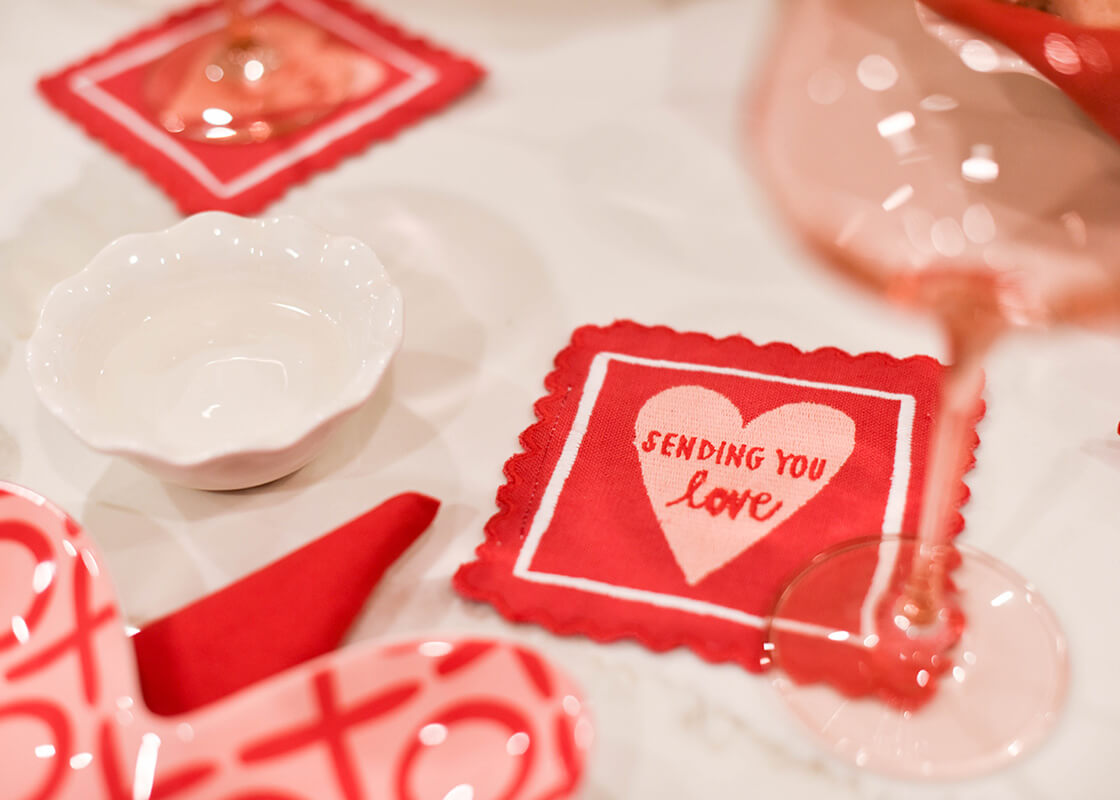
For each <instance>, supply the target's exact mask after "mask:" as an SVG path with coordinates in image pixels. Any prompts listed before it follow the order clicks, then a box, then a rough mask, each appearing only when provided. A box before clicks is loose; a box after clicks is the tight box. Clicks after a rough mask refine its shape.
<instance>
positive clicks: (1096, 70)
mask: <svg viewBox="0 0 1120 800" xmlns="http://www.w3.org/2000/svg"><path fill="white" fill-rule="evenodd" d="M921 1H922V3H923V4H924V5H926V6H928V7H929V8H931V9H933V10H934V11H936V12H937V13H938V14H940V15H941V16H943V17H945V18H946V19H950V20H952V21H954V22H957V23H959V24H961V25H967V26H968V27H970V28H974V29H975V30H977V31H979V32H981V33H983V34H985V35H987V36H990V37H991V38H993V39H996V40H997V41H999V42H1002V43H1003V44H1005V45H1006V46H1007V47H1010V48H1011V49H1012V50H1014V51H1015V52H1016V53H1018V54H1019V55H1020V56H1022V57H1023V58H1024V59H1025V60H1026V61H1027V62H1028V63H1030V65H1031V66H1032V67H1034V68H1035V69H1036V70H1038V71H1039V72H1040V73H1042V74H1043V75H1045V76H1046V77H1047V78H1048V79H1049V80H1050V81H1051V82H1052V83H1053V84H1054V85H1055V86H1057V87H1058V88H1059V89H1061V90H1062V91H1063V92H1064V93H1065V94H1066V95H1067V96H1068V97H1069V98H1070V99H1071V100H1073V102H1075V103H1077V105H1079V106H1081V108H1082V109H1083V110H1084V111H1085V113H1087V114H1088V115H1089V116H1090V117H1092V118H1093V120H1094V121H1095V122H1096V123H1097V124H1098V125H1100V126H1101V127H1102V128H1104V130H1106V131H1107V132H1108V133H1109V134H1110V135H1111V136H1113V137H1114V138H1120V78H1118V73H1117V71H1116V70H1117V68H1118V67H1120V30H1110V29H1103V28H1088V27H1085V26H1084V25H1077V24H1075V23H1072V22H1069V21H1067V20H1064V19H1062V18H1061V17H1058V16H1055V15H1054V14H1048V13H1046V12H1044V11H1037V10H1035V9H1032V8H1026V7H1023V6H1017V5H1012V4H1010V3H1007V2H1003V1H1002V0H921Z"/></svg>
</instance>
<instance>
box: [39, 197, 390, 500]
mask: <svg viewBox="0 0 1120 800" xmlns="http://www.w3.org/2000/svg"><path fill="white" fill-rule="evenodd" d="M402 332H403V310H402V301H401V295H400V292H399V291H398V290H397V288H396V287H395V286H393V284H392V283H391V282H390V281H389V278H388V276H387V275H386V273H385V268H384V267H383V266H382V265H381V262H380V261H378V259H377V256H376V255H375V254H374V252H373V251H372V250H371V249H370V248H369V247H367V246H366V245H364V244H363V243H361V242H359V241H358V240H357V239H353V238H351V237H345V236H331V235H328V234H326V233H324V232H322V231H320V230H318V229H317V228H314V227H312V226H311V225H309V224H307V223H306V222H303V221H301V220H298V219H295V218H293V217H281V218H275V219H261V220H256V219H246V218H244V217H237V216H233V215H232V214H225V213H221V212H215V211H210V212H205V213H202V214H196V215H195V216H193V217H190V218H188V219H186V220H183V221H182V222H180V223H179V224H177V225H175V226H173V227H171V228H168V229H167V230H165V231H161V232H158V233H149V234H134V235H130V236H125V237H123V238H121V239H118V240H117V241H115V242H113V243H112V244H110V245H109V246H108V247H106V248H105V249H104V250H102V251H101V252H100V253H98V254H97V256H95V257H94V259H93V260H92V261H91V262H90V263H89V265H88V266H86V268H85V269H84V270H82V271H81V272H80V273H78V274H77V275H75V276H73V277H71V278H69V279H67V280H65V281H63V282H62V283H60V284H58V285H57V286H55V287H54V289H53V290H52V291H51V293H50V295H49V296H48V298H47V300H46V303H45V304H44V306H43V310H42V314H41V316H40V319H39V325H38V328H37V329H36V330H35V333H34V334H33V335H32V337H31V339H30V341H29V343H28V348H27V363H28V369H29V370H30V372H31V377H32V381H33V383H34V385H35V388H36V390H37V391H38V393H39V397H40V399H41V400H42V401H43V403H44V404H45V405H46V406H47V408H49V409H50V410H51V411H52V412H54V414H55V415H57V416H58V417H59V418H60V419H61V420H62V421H63V422H64V423H66V425H67V426H68V427H70V428H71V429H72V430H73V431H74V433H76V434H77V435H78V437H79V438H81V439H82V440H83V441H85V442H86V443H87V444H88V445H89V446H90V447H92V448H94V449H96V450H100V451H102V452H106V453H111V454H114V455H120V456H124V457H126V458H129V459H131V460H132V461H134V462H136V463H137V464H139V465H140V466H142V467H144V468H145V469H147V470H149V471H151V472H152V473H154V474H155V475H157V476H159V477H160V478H162V479H164V480H166V481H169V482H172V483H178V484H182V485H186V486H192V487H195V488H199V489H242V488H246V487H249V486H257V485H259V484H263V483H268V482H269V481H273V480H276V479H277V478H281V477H283V476H285V475H287V474H289V473H291V472H294V471H295V470H297V469H299V468H300V467H302V466H303V465H305V464H306V463H307V462H308V461H310V460H311V459H312V458H313V457H314V456H315V454H316V453H317V452H318V451H319V449H320V447H321V446H322V445H323V443H324V442H325V440H326V439H327V437H328V436H329V435H330V433H331V431H332V430H334V428H336V427H337V425H338V424H339V423H340V422H341V421H342V420H343V419H344V418H345V417H346V416H347V415H349V414H350V413H352V412H354V411H355V410H357V408H358V407H359V406H361V405H362V404H363V403H364V402H365V401H366V400H367V399H368V398H369V397H370V396H371V395H372V394H373V392H374V390H375V389H376V388H377V384H378V382H379V381H380V379H381V376H382V374H383V373H384V371H385V368H386V367H387V366H388V364H389V361H390V360H391V359H392V357H393V355H394V354H395V353H396V351H397V349H398V348H399V347H400V342H401V337H402Z"/></svg>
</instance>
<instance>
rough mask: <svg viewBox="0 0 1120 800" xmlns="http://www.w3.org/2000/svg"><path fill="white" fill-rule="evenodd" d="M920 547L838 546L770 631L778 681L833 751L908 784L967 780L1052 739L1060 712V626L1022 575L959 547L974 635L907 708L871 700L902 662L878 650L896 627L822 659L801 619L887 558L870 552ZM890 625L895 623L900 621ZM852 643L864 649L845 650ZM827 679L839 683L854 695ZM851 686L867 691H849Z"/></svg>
mask: <svg viewBox="0 0 1120 800" xmlns="http://www.w3.org/2000/svg"><path fill="white" fill-rule="evenodd" d="M912 546H913V545H912V543H911V542H909V541H907V540H898V539H893V540H888V541H882V542H881V541H880V540H878V539H876V540H869V541H865V542H862V543H860V544H857V545H854V546H851V545H849V546H844V547H841V548H837V549H836V550H834V551H832V552H830V553H826V554H824V555H822V556H821V557H819V558H818V559H817V560H815V561H814V562H813V564H811V565H810V566H809V567H808V568H807V569H806V570H805V571H804V572H802V573H801V574H800V575H799V576H798V577H797V578H796V579H795V580H794V581H793V582H792V583H791V584H790V586H789V587H788V588H787V589H786V591H785V592H784V593H783V595H782V598H781V600H780V601H779V603H778V605H777V607H776V609H775V613H774V615H773V617H772V619H771V624H770V627H769V629H768V631H767V642H768V643H767V645H766V647H767V649H768V651H769V656H770V658H771V660H772V662H773V663H774V664H775V666H777V667H779V668H781V675H780V677H778V678H777V679H776V680H775V685H776V687H777V688H778V690H779V692H780V693H781V694H782V696H783V698H784V699H785V701H786V702H787V703H788V704H789V706H790V708H791V709H792V710H793V711H794V713H795V714H796V716H797V717H799V718H800V719H801V721H802V722H803V723H805V724H806V725H807V726H808V727H809V728H810V729H811V730H812V731H813V732H814V733H815V734H816V736H817V738H818V740H819V741H820V743H821V744H822V745H823V746H824V747H825V748H826V749H827V750H829V751H830V752H832V753H833V754H834V755H836V756H838V757H840V758H842V759H844V760H847V761H850V762H852V763H854V764H855V765H857V766H859V767H862V768H865V769H868V770H872V771H875V772H880V773H884V774H888V775H892V776H894V777H902V778H934V779H957V778H965V777H969V776H975V775H978V774H982V773H986V772H990V771H992V770H995V769H997V768H999V767H1001V766H1003V765H1006V764H1008V763H1009V762H1011V761H1013V760H1015V759H1016V758H1019V757H1021V756H1022V755H1023V754H1025V753H1027V752H1029V751H1030V750H1031V749H1032V748H1034V747H1036V746H1037V745H1038V744H1039V743H1040V742H1041V741H1042V740H1043V739H1044V738H1045V737H1046V735H1047V734H1048V733H1049V731H1050V730H1051V728H1052V727H1053V726H1054V724H1055V722H1056V721H1057V719H1058V717H1059V712H1060V710H1061V708H1062V705H1063V703H1064V700H1065V693H1066V685H1067V682H1068V674H1069V669H1068V660H1067V654H1066V644H1065V638H1064V636H1063V634H1062V631H1061V628H1060V627H1059V625H1058V622H1057V619H1056V618H1055V616H1054V614H1053V613H1052V612H1051V610H1050V608H1049V607H1048V606H1047V605H1046V603H1045V602H1044V601H1043V600H1042V598H1041V597H1040V596H1039V594H1038V592H1037V591H1036V590H1035V589H1034V588H1033V587H1032V586H1031V585H1030V584H1029V583H1028V582H1027V581H1026V580H1025V579H1024V578H1023V577H1022V576H1020V575H1018V574H1017V573H1016V572H1014V571H1013V570H1012V569H1011V568H1009V567H1007V566H1006V565H1004V564H1002V563H1000V562H999V561H996V560H995V559H993V558H992V557H991V556H988V555H986V554H984V553H982V552H980V551H978V550H975V549H972V548H970V547H964V546H958V547H957V551H958V552H959V554H960V556H961V562H960V565H959V566H957V567H956V568H955V569H954V570H953V572H952V575H951V580H952V583H953V584H954V585H955V587H956V593H955V595H954V600H955V601H956V603H957V604H958V605H959V606H960V609H961V611H963V613H964V618H965V624H964V628H963V631H962V632H961V634H960V638H959V639H958V640H956V643H955V645H953V646H952V647H951V648H950V649H949V650H948V651H947V652H946V653H945V654H944V657H943V660H942V661H941V662H940V665H939V670H938V671H937V674H936V675H930V674H929V672H928V671H927V672H925V674H924V677H922V676H921V673H919V672H914V673H910V674H915V675H919V679H918V680H919V683H920V684H921V688H922V689H927V688H928V690H929V692H928V693H924V692H915V693H914V694H913V695H912V696H911V697H910V699H909V700H908V701H900V700H899V699H898V698H897V697H894V698H893V699H894V701H893V702H885V701H884V700H883V699H882V697H876V696H874V695H872V696H867V694H866V693H867V691H868V690H871V689H874V687H875V685H876V684H875V680H876V678H875V676H874V675H873V673H874V672H875V667H874V664H876V663H878V664H880V665H889V664H891V663H892V662H893V663H895V664H896V665H897V661H895V659H896V658H897V655H896V654H897V652H898V648H897V646H895V647H894V649H893V651H892V652H891V653H883V652H879V653H876V652H875V648H883V647H886V646H887V645H886V644H885V642H887V641H892V639H891V634H890V632H887V631H884V630H880V633H882V634H884V635H883V636H881V637H880V636H878V635H874V634H875V632H874V630H867V629H866V627H864V628H862V629H861V630H859V631H855V632H851V633H848V632H843V631H837V632H836V633H835V635H833V636H829V637H828V638H829V639H830V640H832V641H830V642H827V643H826V644H828V645H830V646H832V647H833V651H832V652H833V654H834V655H835V656H836V659H835V661H832V662H831V663H829V661H828V659H826V660H825V662H824V663H823V664H822V662H821V658H820V655H821V653H822V651H821V650H820V644H821V643H820V641H819V638H818V641H817V642H816V643H812V642H809V641H808V640H809V639H810V638H811V636H810V635H808V634H806V633H805V628H804V626H803V625H800V624H799V621H800V622H801V623H803V622H806V621H810V620H808V619H806V615H805V613H804V612H805V609H806V608H808V607H810V604H811V605H812V606H814V607H817V608H819V607H820V597H821V594H820V590H821V589H822V587H825V586H827V587H829V588H830V590H835V587H836V586H844V585H848V586H852V585H853V583H855V582H854V581H852V580H850V578H849V579H848V580H847V581H845V580H844V579H845V577H847V576H851V575H852V574H853V569H854V568H856V567H857V565H858V564H860V563H862V564H867V563H868V560H869V558H870V562H871V563H877V558H876V553H873V552H871V551H870V548H877V549H878V551H879V552H878V554H877V555H878V557H879V558H883V557H889V558H891V561H890V562H888V563H899V564H905V563H908V561H907V560H906V556H907V555H908V553H907V552H906V551H908V550H911V549H912ZM896 555H897V556H898V558H897V560H896V559H895V556H896ZM863 585H864V586H866V584H863ZM895 585H897V582H896V583H895ZM889 591H890V590H889V589H884V590H882V592H881V594H880V595H879V601H880V603H882V604H885V605H880V607H883V608H886V607H890V606H889V603H890V597H889V596H888V592H889ZM874 593H875V590H874V589H873V590H872V593H871V594H874ZM852 594H853V595H854V594H855V588H854V586H853V592H852ZM896 596H897V594H896ZM872 601H873V602H874V598H873V600H872ZM866 602H867V601H866V600H865V599H864V598H863V597H859V598H855V597H853V598H837V607H843V606H844V604H845V603H847V604H848V608H849V610H851V609H853V608H855V606H853V605H852V604H853V603H854V604H858V605H861V606H862V605H864V604H865V603H866ZM862 619H863V620H864V622H866V621H867V620H868V619H869V617H868V615H867V614H864V615H862ZM880 619H882V620H885V624H886V625H890V624H892V623H891V618H890V615H886V616H882V617H880ZM883 624H884V623H880V624H879V626H878V627H882V625H883ZM872 627H876V626H875V625H872ZM818 637H819V634H818ZM954 638H955V637H954ZM834 643H835V644H834ZM895 645H897V641H895ZM809 648H816V650H811V649H809ZM837 648H839V649H837ZM843 648H857V649H862V651H861V652H858V653H857V652H847V653H846V652H844V650H843ZM813 653H815V655H812V656H811V658H807V656H808V655H810V654H813ZM878 656H883V657H885V658H878ZM845 661H847V662H848V664H849V665H850V666H852V667H853V668H852V669H850V670H849V672H848V680H846V681H845V680H833V679H832V678H830V677H829V675H828V670H836V671H837V672H842V671H843V670H844V666H843V665H844V662H845ZM807 665H808V666H807ZM869 665H870V666H869ZM814 671H816V673H814ZM899 674H903V675H905V674H907V673H906V672H905V670H903V671H902V672H901V673H898V672H896V674H895V675H894V678H895V679H897V678H898V675H899ZM822 679H823V680H826V681H828V683H834V682H835V683H839V684H840V688H841V689H847V690H848V693H847V694H845V693H844V692H842V691H838V690H837V688H834V687H833V686H830V685H827V683H821V682H820V681H821V680H822ZM853 680H854V682H853ZM853 686H854V687H856V688H857V691H858V692H863V693H864V696H862V697H853V696H851V695H852V694H855V693H856V692H853V691H852V689H853Z"/></svg>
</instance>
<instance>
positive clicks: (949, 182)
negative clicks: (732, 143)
mask: <svg viewBox="0 0 1120 800" xmlns="http://www.w3.org/2000/svg"><path fill="white" fill-rule="evenodd" d="M983 46H984V45H983V43H981V42H979V41H977V44H976V45H975V46H974V47H973V48H972V51H968V52H973V54H975V52H979V51H980V50H982V49H983ZM989 49H990V48H989ZM966 51H967V48H966ZM985 63H988V62H985V61H984V60H983V59H971V60H970V59H962V58H960V57H958V56H957V55H956V54H955V53H953V52H951V51H950V50H949V49H948V48H947V47H945V45H944V44H942V43H941V42H939V41H936V40H934V39H933V38H932V37H930V36H929V35H928V34H927V33H926V32H925V31H924V30H923V29H922V27H921V25H920V24H919V22H918V19H917V15H916V10H915V5H914V3H912V2H906V1H900V0H861V1H860V2H845V0H788V2H787V3H786V4H785V5H784V7H783V14H782V19H781V22H780V30H779V31H778V34H777V39H776V43H775V46H774V48H773V50H772V52H771V53H770V56H769V59H768V61H767V63H766V64H765V65H764V69H763V80H762V83H761V85H760V88H759V91H758V93H757V95H756V97H755V98H754V99H755V102H754V103H753V105H752V107H751V109H750V113H749V115H748V118H749V123H748V124H749V127H750V131H749V133H750V143H751V147H752V151H753V156H754V162H755V165H756V167H757V170H758V172H759V174H760V175H761V177H762V178H763V180H764V182H765V183H766V184H767V187H768V188H769V189H770V190H771V192H772V195H773V197H774V199H775V200H776V202H777V204H778V206H779V208H780V210H781V211H782V212H783V213H784V215H785V216H786V217H787V218H788V219H789V221H790V222H791V223H792V224H793V225H794V227H795V228H796V229H797V231H798V233H799V234H800V235H801V236H802V237H803V239H804V240H805V241H806V242H807V243H808V244H809V245H810V246H811V247H812V248H813V250H814V251H816V252H817V253H818V254H820V255H821V256H823V260H824V263H826V264H827V265H828V266H830V267H831V268H832V269H834V270H836V271H838V272H840V273H842V274H844V275H846V276H848V277H850V278H853V279H855V280H856V281H857V282H858V283H860V284H862V285H864V286H866V287H868V288H870V289H871V290H873V291H875V292H876V293H878V294H881V295H883V296H885V297H887V298H889V299H891V300H893V301H896V302H899V303H903V304H905V305H908V306H912V307H915V308H918V309H922V310H925V311H928V312H932V313H933V314H934V315H935V316H936V318H937V319H938V320H939V321H940V323H941V324H942V327H943V329H944V331H945V334H946V338H947V342H948V355H949V361H950V364H949V367H948V368H947V371H946V377H945V384H944V386H943V389H942V400H941V408H940V411H939V417H938V419H937V421H936V424H935V426H934V439H933V443H932V448H931V453H930V459H929V463H928V473H927V474H928V478H927V480H926V485H925V487H924V496H923V503H922V512H921V516H920V520H919V526H918V530H917V531H886V532H885V533H887V534H901V538H898V537H894V536H887V537H879V536H876V537H874V538H872V539H870V540H867V541H865V542H861V543H854V544H851V545H847V546H844V547H842V548H840V549H838V550H836V551H834V552H831V553H825V554H821V556H820V557H818V558H817V559H815V560H814V562H813V563H812V564H811V565H809V566H808V567H807V568H806V569H805V570H804V571H803V572H802V573H801V574H800V575H799V576H797V577H796V578H795V579H794V580H793V581H792V582H791V583H790V585H789V586H788V588H787V589H786V591H785V592H784V594H783V596H782V598H781V599H780V600H779V602H778V604H777V606H776V608H775V611H774V614H773V618H772V621H771V625H770V630H769V642H768V644H767V647H768V649H769V650H770V653H769V655H770V658H771V659H772V661H773V663H774V664H775V665H776V666H777V667H779V668H782V667H785V670H784V674H783V675H782V677H781V678H779V679H778V680H777V684H778V686H779V688H780V690H781V691H782V692H783V694H784V696H785V697H786V699H787V700H788V701H789V703H790V704H791V706H792V707H793V708H794V710H795V712H796V713H797V714H798V716H799V717H800V718H801V719H802V720H803V721H805V722H806V723H807V724H808V725H809V726H810V727H811V728H812V729H813V730H815V731H816V732H817V734H818V735H819V737H820V738H821V739H822V741H823V742H824V743H825V744H826V746H827V747H829V748H830V749H831V750H832V751H833V752H835V753H837V754H839V755H841V756H842V757H845V758H848V759H850V760H851V761H853V762H855V763H856V764H858V765H860V766H865V767H868V768H870V769H875V770H878V771H882V772H887V773H892V774H895V775H900V776H909V777H913V776H926V777H945V778H955V777H962V776H966V775H971V774H976V773H980V772H984V771H987V770H990V769H992V768H995V767H997V766H999V765H1001V764H1004V763H1007V762H1008V761H1010V760H1011V759H1014V758H1015V757H1017V756H1019V755H1020V754H1022V753H1024V752H1026V751H1028V750H1029V749H1030V748H1031V747H1032V746H1034V745H1037V744H1038V743H1039V742H1040V741H1041V740H1042V739H1043V738H1044V737H1045V735H1046V733H1047V732H1048V731H1049V730H1050V728H1051V726H1052V725H1053V723H1054V722H1055V721H1056V719H1057V718H1058V714H1059V711H1060V709H1061V706H1062V703H1063V700H1064V696H1065V685H1066V682H1067V675H1068V666H1067V657H1066V646H1065V640H1064V637H1063V635H1062V632H1061V629H1060V626H1059V625H1058V623H1057V620H1056V618H1055V617H1054V615H1053V613H1052V612H1051V611H1050V610H1049V608H1048V607H1047V606H1046V604H1045V603H1044V601H1043V600H1042V599H1041V598H1040V596H1039V594H1038V592H1037V591H1036V590H1035V588H1034V587H1033V586H1032V585H1031V584H1030V583H1028V582H1027V581H1026V580H1025V579H1024V578H1022V577H1021V576H1019V575H1018V574H1016V573H1015V572H1014V571H1013V570H1011V569H1010V568H1009V567H1007V566H1005V565H1003V564H1001V563H1000V562H999V561H997V560H996V559H994V558H992V557H991V556H988V555H985V554H983V553H981V552H979V551H977V550H974V549H972V548H970V547H966V546H962V545H959V544H957V543H955V542H954V540H953V533H954V522H955V519H956V503H957V501H958V500H959V497H958V490H959V487H960V482H961V479H962V475H963V474H964V472H965V470H966V469H967V467H968V463H969V460H970V458H971V444H970V442H971V437H972V421H973V419H974V418H975V415H976V409H977V403H978V396H979V391H980V388H981V384H982V373H981V363H982V360H983V358H984V356H985V355H986V354H987V352H988V350H989V349H990V347H991V345H992V344H993V343H994V342H995V341H997V340H998V339H999V338H1000V337H1001V336H1002V335H1003V334H1004V333H1006V332H1007V331H1009V330H1012V329H1015V328H1022V327H1046V326H1050V325H1053V324H1055V323H1059V322H1066V321H1075V322H1077V321H1081V322H1087V321H1090V320H1092V319H1095V318H1098V317H1103V316H1105V315H1107V314H1113V313H1116V312H1117V311H1120V268H1118V256H1117V255H1116V254H1118V253H1120V226H1115V225H1114V224H1113V223H1114V220H1115V209H1117V208H1120V146H1118V145H1117V143H1115V142H1113V141H1112V140H1110V139H1108V138H1107V137H1106V136H1105V135H1104V134H1103V133H1101V132H1100V131H1099V130H1097V129H1096V128H1095V127H1093V125H1092V123H1090V122H1089V121H1088V120H1086V119H1085V118H1084V117H1083V116H1082V115H1081V114H1080V113H1079V112H1078V111H1077V110H1076V109H1075V108H1074V107H1073V106H1072V104H1070V103H1069V102H1068V101H1067V100H1066V98H1064V97H1063V96H1062V95H1061V94H1060V93H1059V92H1058V91H1057V90H1056V89H1055V88H1054V87H1052V86H1049V85H1047V84H1045V83H1043V82H1042V81H1039V80H1037V79H1035V78H1032V77H1027V76H1023V75H997V74H985V69H984V64H985ZM970 64H971V66H970ZM869 533H870V532H869ZM869 548H878V549H879V555H880V557H882V556H883V554H885V553H890V554H891V556H892V558H893V556H895V555H898V559H897V563H899V564H902V565H904V567H903V568H902V569H901V570H898V571H896V573H895V574H894V575H892V576H891V578H890V580H889V581H888V582H887V583H886V584H884V585H883V586H882V587H881V588H880V589H879V590H877V592H874V593H873V594H872V595H871V596H869V597H867V598H864V597H855V596H852V597H847V596H844V586H845V583H844V575H845V573H846V572H847V571H848V567H849V565H850V563H851V560H852V559H858V558H862V557H866V556H867V554H868V549H869ZM823 587H827V590H828V591H833V592H838V596H837V599H836V601H837V603H838V604H840V605H843V604H853V603H854V604H857V605H858V607H859V608H860V615H861V619H862V620H863V623H862V626H861V630H858V631H836V632H835V633H834V635H832V636H830V637H829V639H831V640H833V641H834V642H839V643H843V646H846V647H852V648H857V649H860V650H861V652H860V659H861V660H860V670H861V671H860V674H859V678H860V680H861V681H862V684H861V685H860V686H859V687H854V686H853V685H851V684H850V683H849V684H842V683H841V682H840V681H839V680H833V679H830V676H829V675H828V674H827V673H824V674H811V673H809V672H806V671H805V670H804V669H803V668H802V665H801V664H800V663H798V660H797V659H796V658H790V654H791V653H794V652H795V651H796V650H797V648H799V647H803V646H804V636H803V634H801V633H799V632H798V631H799V630H801V629H802V628H803V626H801V625H799V623H804V622H815V620H813V619H809V618H807V617H806V616H805V615H804V614H803V613H801V612H800V611H799V608H800V606H801V601H802V600H803V599H806V598H807V597H808V595H809V594H811V593H813V592H819V591H822V590H824V589H823ZM854 593H855V589H854V587H853V589H852V594H853V595H854ZM816 605H819V603H818V604H816ZM829 683H831V684H833V686H829V685H828V684H829ZM857 695H862V696H857Z"/></svg>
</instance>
